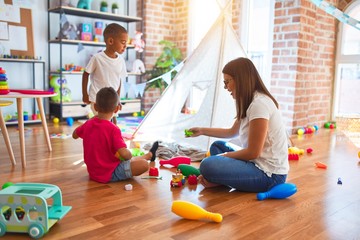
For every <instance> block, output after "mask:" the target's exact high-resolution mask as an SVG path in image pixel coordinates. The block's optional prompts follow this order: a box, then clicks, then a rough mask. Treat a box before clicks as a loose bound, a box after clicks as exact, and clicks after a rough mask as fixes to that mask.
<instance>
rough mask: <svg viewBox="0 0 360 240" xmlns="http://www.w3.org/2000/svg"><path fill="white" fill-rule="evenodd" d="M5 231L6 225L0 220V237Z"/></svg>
mask: <svg viewBox="0 0 360 240" xmlns="http://www.w3.org/2000/svg"><path fill="white" fill-rule="evenodd" d="M5 233H6V225H5V224H4V223H2V222H0V237H1V236H4V235H5Z"/></svg>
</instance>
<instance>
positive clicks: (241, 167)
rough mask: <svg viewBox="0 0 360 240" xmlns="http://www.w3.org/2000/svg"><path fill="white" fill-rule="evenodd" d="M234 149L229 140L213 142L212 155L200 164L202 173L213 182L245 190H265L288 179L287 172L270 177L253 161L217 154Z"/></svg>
mask: <svg viewBox="0 0 360 240" xmlns="http://www.w3.org/2000/svg"><path fill="white" fill-rule="evenodd" d="M232 151H235V148H234V147H233V146H232V145H231V144H229V143H228V142H225V141H215V142H214V143H212V144H211V146H210V155H211V156H210V157H207V158H205V159H204V160H202V162H201V164H200V173H201V175H203V177H204V178H205V179H206V180H207V181H209V182H211V183H217V184H221V185H225V186H229V187H232V188H235V189H236V190H239V191H243V192H265V191H268V190H269V189H271V188H272V187H274V186H275V185H278V184H280V183H284V182H285V181H286V177H287V175H286V174H285V175H279V174H272V176H271V177H268V176H267V175H266V174H265V173H264V172H263V171H262V170H261V169H259V168H258V167H256V166H255V164H254V163H253V162H251V161H244V160H238V159H233V158H228V157H223V156H217V155H218V154H220V153H224V152H232Z"/></svg>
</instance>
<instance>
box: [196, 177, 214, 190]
mask: <svg viewBox="0 0 360 240" xmlns="http://www.w3.org/2000/svg"><path fill="white" fill-rule="evenodd" d="M197 180H198V182H199V183H201V185H203V186H204V187H205V188H212V187H217V186H220V184H217V183H212V182H209V181H208V180H206V179H205V178H204V177H203V176H202V175H199V176H198V177H197Z"/></svg>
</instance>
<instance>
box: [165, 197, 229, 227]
mask: <svg viewBox="0 0 360 240" xmlns="http://www.w3.org/2000/svg"><path fill="white" fill-rule="evenodd" d="M171 211H172V212H173V213H175V214H176V215H178V216H179V217H183V218H185V219H190V220H202V219H205V220H211V221H214V222H217V223H220V222H222V219H223V217H222V215H221V214H220V213H212V212H209V211H206V210H205V209H204V208H202V207H200V206H198V205H196V204H194V203H191V202H187V201H181V200H176V201H173V203H172V206H171Z"/></svg>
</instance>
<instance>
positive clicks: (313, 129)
mask: <svg viewBox="0 0 360 240" xmlns="http://www.w3.org/2000/svg"><path fill="white" fill-rule="evenodd" d="M318 129H319V127H318V126H317V125H314V126H307V127H302V128H299V129H298V130H297V134H298V135H303V134H311V133H314V132H316V131H317V130H318Z"/></svg>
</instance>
